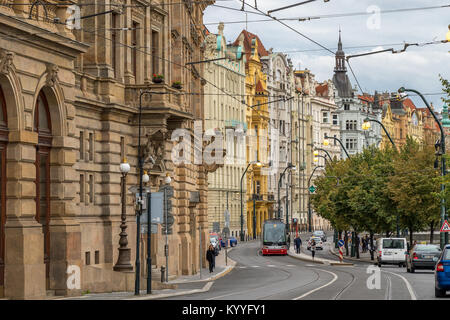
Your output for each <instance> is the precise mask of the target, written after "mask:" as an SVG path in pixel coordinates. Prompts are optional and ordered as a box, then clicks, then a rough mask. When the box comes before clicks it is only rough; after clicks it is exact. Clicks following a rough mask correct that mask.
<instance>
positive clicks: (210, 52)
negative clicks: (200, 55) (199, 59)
mask: <svg viewBox="0 0 450 320" xmlns="http://www.w3.org/2000/svg"><path fill="white" fill-rule="evenodd" d="M203 44H204V46H205V57H206V58H207V59H212V58H215V57H216V49H217V39H216V35H214V34H212V33H210V34H208V35H207V36H206V39H205V41H204V43H203Z"/></svg>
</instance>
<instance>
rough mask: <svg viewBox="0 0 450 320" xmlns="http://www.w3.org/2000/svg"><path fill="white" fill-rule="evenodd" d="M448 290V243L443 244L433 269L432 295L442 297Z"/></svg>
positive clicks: (449, 284) (449, 282) (449, 271)
mask: <svg viewBox="0 0 450 320" xmlns="http://www.w3.org/2000/svg"><path fill="white" fill-rule="evenodd" d="M449 290H450V244H447V245H445V247H444V250H442V253H441V256H440V257H439V260H438V262H437V264H436V268H435V269H434V295H435V296H436V297H437V298H439V297H444V296H445V294H446V291H449Z"/></svg>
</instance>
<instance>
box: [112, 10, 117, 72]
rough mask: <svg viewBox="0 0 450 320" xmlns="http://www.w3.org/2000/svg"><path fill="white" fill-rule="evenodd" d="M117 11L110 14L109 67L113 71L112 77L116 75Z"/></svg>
mask: <svg viewBox="0 0 450 320" xmlns="http://www.w3.org/2000/svg"><path fill="white" fill-rule="evenodd" d="M116 22H117V13H114V12H113V13H112V14H111V67H112V69H113V72H114V78H116V77H117V72H116V69H117V55H116V49H117V45H116V44H117V32H118V30H117V24H116Z"/></svg>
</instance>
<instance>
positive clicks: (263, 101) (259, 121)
mask: <svg viewBox="0 0 450 320" xmlns="http://www.w3.org/2000/svg"><path fill="white" fill-rule="evenodd" d="M242 38H243V41H244V49H245V50H244V52H245V59H246V60H245V95H246V103H247V108H246V113H245V121H246V123H247V126H248V131H247V149H246V157H247V160H246V163H245V164H246V167H247V165H248V164H249V163H251V162H256V161H260V162H261V164H263V165H264V166H267V165H268V163H269V152H268V150H269V140H268V126H269V110H268V106H267V102H268V101H269V98H268V95H269V92H268V90H267V76H266V75H265V74H264V73H263V65H262V63H261V57H264V56H267V55H268V52H267V50H266V49H265V48H264V45H263V44H262V42H261V40H260V39H259V37H258V36H257V35H255V34H252V33H250V32H248V31H247V30H243V31H242V32H241V33H240V35H239V37H238V39H237V40H236V41H235V42H234V45H237V44H238V43H239V41H240V39H242ZM264 166H258V165H256V163H253V164H250V167H249V169H248V171H247V174H246V184H247V186H246V190H247V193H246V196H245V200H246V202H247V214H246V224H247V230H248V235H249V236H250V237H251V238H253V237H257V236H260V235H261V232H262V224H263V222H264V220H266V219H268V218H269V212H270V211H271V210H272V208H273V203H274V201H273V200H271V199H269V197H268V192H267V176H268V172H269V171H268V170H267V169H268V168H266V167H264Z"/></svg>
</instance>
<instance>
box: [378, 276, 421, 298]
mask: <svg viewBox="0 0 450 320" xmlns="http://www.w3.org/2000/svg"><path fill="white" fill-rule="evenodd" d="M381 271H384V272H387V273H390V274H394V275H396V276H399V277H400V278H402V279H403V281H404V282H405V284H406V288H407V289H408V291H409V295H410V296H411V300H417V297H416V294H415V293H414V289H413V288H412V286H411V285H410V284H409V281H408V280H407V279H406V278H405V277H404V276H402V275H400V274H398V273H395V272H390V271H385V270H381Z"/></svg>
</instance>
